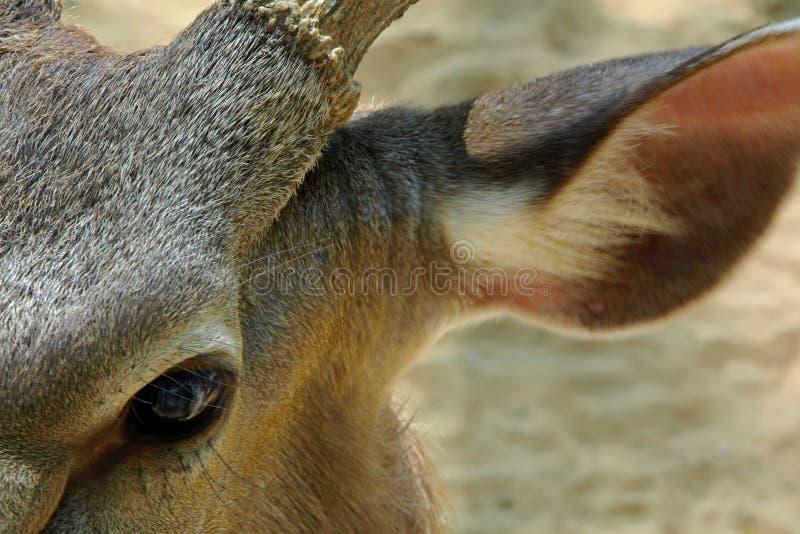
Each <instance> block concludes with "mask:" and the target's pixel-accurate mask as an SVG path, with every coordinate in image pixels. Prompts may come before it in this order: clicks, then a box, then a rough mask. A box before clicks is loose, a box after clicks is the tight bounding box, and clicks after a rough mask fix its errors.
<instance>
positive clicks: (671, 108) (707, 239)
mask: <svg viewBox="0 0 800 534" xmlns="http://www.w3.org/2000/svg"><path fill="white" fill-rule="evenodd" d="M627 121H635V123H641V121H645V122H647V123H650V124H654V125H669V126H670V127H672V130H671V132H669V133H668V134H666V135H662V134H659V133H654V134H653V135H650V136H649V137H648V138H647V139H646V140H645V141H644V142H643V143H642V144H641V145H639V146H637V147H636V148H635V154H634V157H635V161H634V162H633V163H634V164H635V167H636V168H637V169H638V171H639V173H640V174H641V176H642V179H644V180H646V181H647V182H649V184H650V185H651V186H652V189H653V191H654V193H653V194H655V195H657V201H658V203H659V204H660V205H661V206H662V207H663V209H664V210H665V211H667V212H668V213H670V214H671V215H672V216H673V217H675V218H676V219H677V220H678V221H680V226H681V231H680V233H678V234H677V235H649V234H645V235H638V234H637V235H635V236H632V239H631V242H630V244H628V245H625V246H624V247H623V248H620V249H616V250H614V249H611V250H612V252H613V254H614V256H616V257H617V258H619V259H620V260H621V262H620V265H621V267H618V268H616V270H615V271H614V272H612V273H610V274H609V275H607V276H606V277H605V278H604V279H603V280H599V281H598V280H585V281H583V282H581V281H569V280H565V279H562V278H560V277H559V276H558V275H557V273H556V274H555V275H547V274H545V273H542V277H541V278H539V279H538V280H537V283H543V284H544V285H547V284H548V283H549V284H551V288H550V289H551V295H550V296H549V297H546V296H543V295H538V296H536V297H534V298H528V297H525V296H522V295H518V294H517V295H512V296H511V297H510V298H508V299H506V300H505V301H504V302H502V304H503V305H504V306H505V307H507V308H509V307H510V308H512V309H516V310H518V311H522V312H523V313H524V314H527V315H529V316H531V317H532V318H534V319H537V318H539V319H540V320H541V321H542V322H543V323H545V324H547V323H550V324H554V323H555V324H558V325H562V326H564V327H566V328H575V329H578V330H582V331H587V330H588V331H592V330H598V329H614V328H623V327H627V326H632V325H634V324H636V323H640V322H645V321H652V320H655V319H658V318H660V317H663V316H665V315H667V314H669V313H670V312H671V311H673V310H675V309H676V308H679V307H680V306H682V305H684V304H686V303H688V302H690V301H692V300H694V299H696V298H697V297H698V296H700V295H702V294H703V293H705V292H706V291H708V290H709V289H710V288H711V287H713V286H714V285H715V284H716V283H717V282H719V280H720V279H721V278H722V277H723V276H724V275H725V274H726V273H727V272H728V271H729V270H730V269H731V267H732V266H733V265H734V264H735V263H736V262H737V261H738V260H739V259H740V258H741V257H742V256H743V255H744V254H745V253H746V252H747V251H748V250H749V249H750V247H751V246H752V245H753V243H754V242H755V241H756V240H757V238H758V237H759V236H760V235H761V234H762V233H763V231H764V230H765V229H766V227H767V226H768V224H769V222H770V220H771V219H772V217H773V215H774V213H775V210H776V208H777V206H778V205H779V203H780V201H781V199H782V198H783V197H784V196H785V195H786V193H787V191H788V189H789V187H790V186H791V184H792V182H793V181H794V177H795V175H796V172H797V168H798V166H797V164H798V160H800V157H799V156H800V35H791V36H787V37H783V38H775V39H774V40H772V41H766V42H763V43H762V44H758V45H752V46H751V47H750V48H748V49H744V50H742V51H740V52H736V53H734V54H733V55H732V56H730V57H728V58H727V59H723V60H721V61H719V62H717V63H716V64H713V65H710V66H708V67H706V68H705V69H703V70H702V71H700V72H698V73H696V74H693V75H691V76H689V77H687V78H685V79H683V80H682V81H680V82H678V83H677V84H676V85H675V86H673V87H672V88H670V89H668V90H667V91H665V92H663V93H661V94H660V95H657V96H656V97H655V98H653V99H652V100H651V101H650V102H649V103H647V104H645V105H644V106H643V107H642V108H641V109H639V110H638V111H635V112H634V113H633V114H632V116H631V117H629V118H628V119H627ZM627 121H626V123H627ZM622 127H623V128H624V127H625V126H624V125H623V126H622ZM620 157H623V156H622V155H620ZM628 157H630V156H628ZM589 165H591V161H590V162H589ZM586 216H587V217H591V213H587V214H586ZM477 300H478V301H479V302H480V304H483V305H486V304H495V303H497V298H488V299H487V298H483V299H481V298H478V299H477Z"/></svg>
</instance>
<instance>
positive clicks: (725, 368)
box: [64, 0, 800, 534]
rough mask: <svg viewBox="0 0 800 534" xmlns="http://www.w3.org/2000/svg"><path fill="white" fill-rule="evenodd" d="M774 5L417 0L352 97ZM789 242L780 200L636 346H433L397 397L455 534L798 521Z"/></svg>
mask: <svg viewBox="0 0 800 534" xmlns="http://www.w3.org/2000/svg"><path fill="white" fill-rule="evenodd" d="M64 3H65V7H67V9H66V12H67V16H68V17H69V18H70V19H72V20H75V21H77V22H79V23H81V24H83V25H86V26H89V27H90V28H91V30H92V31H93V32H95V33H96V35H98V36H99V38H100V39H101V40H102V41H103V42H106V43H108V44H111V45H113V46H115V47H117V48H119V49H124V50H131V49H135V48H139V47H145V46H151V45H153V44H156V43H161V42H165V41H166V40H168V39H169V38H170V36H172V35H173V34H174V33H175V32H176V31H178V30H179V29H180V28H181V27H182V26H183V25H184V24H186V23H187V22H188V21H189V20H190V19H191V18H192V17H193V16H194V15H195V14H196V13H197V12H198V11H199V10H200V9H201V8H202V7H204V6H205V5H207V4H208V3H209V2H208V1H207V0H77V1H76V0H65V1H64ZM790 16H800V1H798V0H422V1H421V2H420V4H419V5H417V6H415V7H413V8H412V9H411V10H410V11H409V13H408V15H407V17H406V18H405V19H404V20H403V21H401V22H400V23H398V24H397V25H396V26H394V27H393V28H391V29H390V30H389V31H388V32H386V34H384V35H383V36H382V37H381V39H380V40H379V41H378V43H376V45H375V47H374V48H373V50H372V51H371V53H370V55H369V56H368V57H367V59H366V61H365V63H364V65H363V67H362V69H361V71H360V73H359V78H360V79H361V81H362V82H363V84H364V87H365V93H366V95H367V96H366V98H367V99H374V100H375V101H376V102H399V103H409V104H419V105H433V104H437V103H444V102H450V101H455V100H458V99H462V98H466V97H469V96H474V95H477V94H480V93H481V92H484V91H487V90H490V89H493V88H497V87H501V86H504V85H508V84H511V83H514V82H517V81H523V80H527V79H529V78H531V77H533V76H536V75H539V74H543V73H546V72H548V71H551V70H555V69H559V68H563V67H568V66H573V65H577V64H581V63H586V62H591V61H594V60H599V59H603V58H608V57H611V56H618V55H625V54H631V53H637V52H644V51H651V50H656V49H661V48H669V47H680V46H684V45H689V44H697V43H712V42H715V41H718V40H721V39H724V38H727V37H729V36H732V35H734V34H736V33H738V32H741V31H744V30H746V29H747V28H749V27H752V26H754V25H758V24H762V23H764V22H767V21H770V20H777V19H781V18H786V17H790ZM799 236H800V195H799V194H797V193H796V194H794V196H793V198H791V199H789V201H788V202H787V203H786V205H785V208H784V210H783V212H782V213H781V215H780V217H779V218H778V221H777V222H776V224H775V225H774V227H773V229H772V231H771V232H770V234H769V235H768V236H767V238H766V239H765V240H764V241H763V242H762V243H761V245H760V246H759V247H758V249H757V250H756V251H755V252H754V253H753V254H752V256H751V257H749V258H748V260H747V261H746V262H745V263H744V264H743V265H742V266H741V267H740V268H739V269H738V270H737V272H736V273H735V274H734V275H733V276H731V278H730V279H729V280H728V281H727V282H726V283H725V285H724V286H723V287H722V288H721V290H719V291H718V292H716V293H715V294H714V295H713V296H712V297H711V298H710V299H708V300H706V301H705V302H703V303H701V304H699V305H696V306H694V307H693V308H692V309H690V310H689V311H688V312H686V313H684V314H682V315H680V316H679V317H676V318H674V319H672V320H671V321H669V322H668V323H667V324H665V325H662V326H661V327H659V328H658V329H655V330H654V331H652V332H650V333H647V334H643V335H639V336H637V337H635V338H632V339H627V340H620V341H614V342H587V341H573V340H567V339H563V338H560V337H557V336H554V335H550V334H548V333H545V332H542V331H537V330H533V329H530V328H527V327H524V326H521V325H519V324H517V323H513V322H495V323H491V324H486V325H483V326H481V327H479V328H475V329H471V330H468V331H462V332H459V333H456V334H453V335H450V336H449V337H447V338H446V339H445V340H443V341H442V342H441V343H440V344H439V345H437V346H436V347H435V348H434V349H433V350H432V351H431V354H429V355H427V356H426V357H425V358H423V359H422V360H421V361H420V362H419V363H418V364H417V365H416V366H415V367H414V368H412V369H410V370H409V371H408V373H407V375H406V377H405V378H404V380H403V383H402V385H401V389H400V394H401V395H404V396H407V397H409V398H410V406H411V407H412V408H413V409H416V410H417V411H418V415H417V417H416V419H417V421H418V423H419V425H420V426H421V427H422V429H423V431H424V432H425V434H426V436H427V440H428V442H429V443H430V445H431V450H432V454H433V456H434V458H435V461H436V463H437V465H438V468H439V472H440V475H441V478H442V479H443V482H444V485H445V487H446V489H447V491H448V492H449V494H450V498H451V502H452V507H453V509H454V511H455V515H456V517H457V530H458V531H463V532H487V533H501V532H502V533H506V532H508V533H511V532H514V533H531V532H534V533H561V532H563V533H571V532H580V533H600V532H602V533H620V534H621V533H627V532H631V533H633V532H635V533H648V532H659V533H660V532H664V533H672V532H674V533H695V532H696V533H716V532H719V533H731V532H733V533H742V534H756V533H759V534H760V533H784V532H785V533H792V532H800V352H799V351H798V349H799V348H800V243H798V239H799ZM499 238H501V237H499Z"/></svg>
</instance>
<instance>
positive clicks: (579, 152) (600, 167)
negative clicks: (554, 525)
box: [0, 0, 800, 533]
mask: <svg viewBox="0 0 800 534" xmlns="http://www.w3.org/2000/svg"><path fill="white" fill-rule="evenodd" d="M413 3H414V0H380V1H374V2H358V1H355V0H353V1H350V0H308V1H303V2H299V3H296V2H286V1H275V2H266V1H254V0H248V1H238V0H234V1H225V2H217V3H215V4H214V5H213V6H212V7H210V8H209V9H208V10H207V11H205V12H204V13H203V14H202V15H200V17H199V18H198V19H197V20H196V21H195V22H194V23H193V24H192V25H191V26H190V27H189V28H187V29H186V30H185V31H184V32H183V33H181V34H180V35H179V36H178V37H177V38H176V39H175V40H174V41H173V42H172V43H171V44H169V45H167V46H165V47H163V48H158V49H153V50H147V51H144V52H141V53H137V54H133V55H118V54H115V53H112V52H110V51H108V50H106V49H104V48H102V47H100V46H99V45H98V44H97V43H96V42H95V41H94V40H92V38H90V37H88V36H87V35H86V34H84V33H82V32H81V31H79V30H77V29H75V28H72V27H68V26H66V25H62V24H61V23H59V21H58V15H59V11H60V9H59V4H58V1H57V0H0V532H3V533H5V532H15V533H16V532H38V531H42V530H43V531H45V532H72V531H83V530H90V531H102V532H128V531H142V532H161V531H176V532H184V531H185V532H198V531H202V532H227V531H237V530H238V531H242V530H244V531H265V532H272V531H278V532H281V531H284V532H285V531H308V532H320V531H325V532H327V531H330V532H343V531H344V532H350V531H353V532H388V531H435V530H439V529H440V528H442V527H443V522H442V516H441V513H440V510H439V507H438V506H437V501H436V499H435V495H434V492H433V490H432V484H431V483H430V482H429V480H428V478H427V477H426V468H425V465H424V464H425V462H424V457H423V455H422V454H421V453H420V451H419V448H418V446H417V443H416V441H415V439H414V437H413V435H412V434H411V433H410V432H409V431H408V429H407V425H406V424H405V423H404V422H402V421H401V419H400V418H399V416H398V415H397V412H396V409H395V407H394V406H393V403H392V384H393V381H394V379H395V377H396V376H397V375H398V373H399V372H400V371H401V370H402V369H403V368H404V367H405V366H406V365H407V364H408V363H409V362H411V361H412V360H413V358H414V356H416V355H417V354H418V353H419V352H420V351H421V350H422V349H423V348H424V347H425V346H426V345H427V344H429V343H430V342H431V341H432V340H433V339H435V337H436V336H437V335H438V334H439V333H440V332H441V331H442V330H443V328H445V327H447V326H448V325H452V324H454V323H455V322H457V321H459V320H462V319H464V318H469V317H474V316H484V315H486V313H494V312H503V311H504V312H512V313H517V314H518V315H520V316H522V317H525V318H527V319H529V320H531V321H533V322H534V323H536V324H540V325H543V326H546V327H549V328H554V329H559V330H563V331H566V332H568V333H573V334H581V333H584V334H585V333H589V334H591V333H599V332H603V331H607V330H610V329H619V328H624V327H628V326H632V325H635V324H638V323H641V322H646V321H652V320H656V319H659V318H661V317H664V316H665V315H667V314H669V313H671V312H673V311H674V310H676V309H679V308H680V307H681V306H683V305H685V304H686V303H688V302H690V301H692V300H694V299H696V298H697V297H699V296H701V295H702V294H704V293H705V292H706V291H707V290H709V289H710V288H711V287H713V286H714V285H715V284H716V283H717V282H718V281H719V280H720V279H721V278H722V277H723V276H724V274H725V273H726V272H728V271H729V270H730V268H731V267H732V266H733V265H734V264H735V263H736V262H737V261H738V260H739V259H740V258H741V257H742V256H743V255H744V254H745V252H746V251H747V250H748V249H749V247H750V246H751V245H752V244H753V243H754V241H755V240H756V239H757V237H758V236H759V235H760V234H761V233H762V231H763V230H764V229H765V228H766V226H767V225H768V223H769V221H770V219H771V217H772V215H773V213H774V211H775V209H776V207H777V206H778V204H779V202H780V200H781V198H782V197H783V196H784V195H785V193H786V191H787V189H788V188H789V186H790V185H791V183H792V180H793V177H794V175H795V171H796V163H797V158H798V156H799V155H800V99H798V98H797V95H798V94H800V23H799V22H789V23H784V24H778V25H774V26H769V27H766V28H762V29H760V30H757V31H755V32H753V33H750V34H747V35H744V36H742V37H739V38H736V39H734V40H733V41H730V42H728V43H725V44H723V45H721V46H718V47H714V48H698V49H691V50H684V51H679V52H671V53H662V54H655V55H648V56H641V57H636V58H629V59H624V60H617V61H611V62H607V63H602V64H598V65H593V66H590V67H584V68H579V69H575V70H572V71H568V72H565V73H561V74H556V75H553V76H549V77H546V78H542V79H539V80H536V81H533V82H531V83H529V84H525V85H520V86H516V87H513V88H509V89H505V90H500V91H497V92H494V93H490V94H487V95H485V96H482V97H480V98H477V99H474V100H471V101H468V102H465V103H462V104H458V105H455V106H449V107H443V108H440V109H436V110H432V111H427V110H415V109H403V108H393V109H383V110H368V111H367V110H364V111H358V112H356V113H355V115H353V114H354V110H355V108H356V105H357V103H358V86H357V84H356V83H354V82H353V78H352V75H353V73H354V72H355V69H356V67H357V66H358V63H359V61H360V59H361V58H362V57H363V55H364V54H365V53H366V51H367V49H368V47H369V45H370V44H371V43H372V41H373V40H374V39H375V38H376V37H377V35H378V34H379V33H380V32H381V31H382V30H383V29H384V28H386V27H387V26H388V25H389V24H390V23H391V22H392V21H393V20H395V19H396V18H398V17H399V16H401V15H402V13H403V12H404V10H405V9H406V8H407V7H408V6H409V5H410V4H413Z"/></svg>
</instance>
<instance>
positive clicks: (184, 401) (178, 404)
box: [128, 369, 222, 437]
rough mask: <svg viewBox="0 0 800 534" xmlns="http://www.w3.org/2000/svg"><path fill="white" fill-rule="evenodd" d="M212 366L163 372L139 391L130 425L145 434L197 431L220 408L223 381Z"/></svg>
mask: <svg viewBox="0 0 800 534" xmlns="http://www.w3.org/2000/svg"><path fill="white" fill-rule="evenodd" d="M218 374H219V373H218V372H217V371H214V370H212V369H200V370H197V371H189V370H186V371H177V372H170V373H168V374H163V375H161V376H160V377H158V378H157V379H155V380H154V381H152V382H151V383H150V384H148V385H147V386H145V387H144V388H143V389H142V390H141V391H139V392H138V393H137V394H136V395H135V398H134V399H133V403H132V405H131V412H130V416H129V417H128V423H129V427H131V428H132V429H134V430H136V431H137V432H139V433H141V434H149V435H154V436H165V437H174V436H178V435H180V434H185V433H187V432H190V431H192V430H194V429H195V428H196V427H197V426H199V424H201V423H202V422H203V421H205V420H206V416H207V415H211V414H212V413H214V411H215V410H217V409H219V405H218V403H219V401H220V400H221V399H220V397H221V392H222V384H220V382H219V376H218Z"/></svg>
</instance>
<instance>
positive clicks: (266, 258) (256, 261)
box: [238, 237, 331, 267]
mask: <svg viewBox="0 0 800 534" xmlns="http://www.w3.org/2000/svg"><path fill="white" fill-rule="evenodd" d="M330 240H331V238H330V237H325V238H323V239H320V240H318V241H311V242H308V243H301V244H300V245H296V246H294V247H291V248H287V249H283V250H279V251H277V252H272V253H270V254H267V255H266V256H261V257H260V258H256V259H254V260H251V261H248V262H247V263H240V264H239V265H238V267H247V266H248V265H252V264H254V263H258V262H259V261H263V260H268V259H269V258H272V257H274V256H278V255H279V254H285V253H286V252H294V251H295V250H300V249H301V248H306V247H310V246H315V245H319V244H321V243H325V242H326V241H330Z"/></svg>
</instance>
